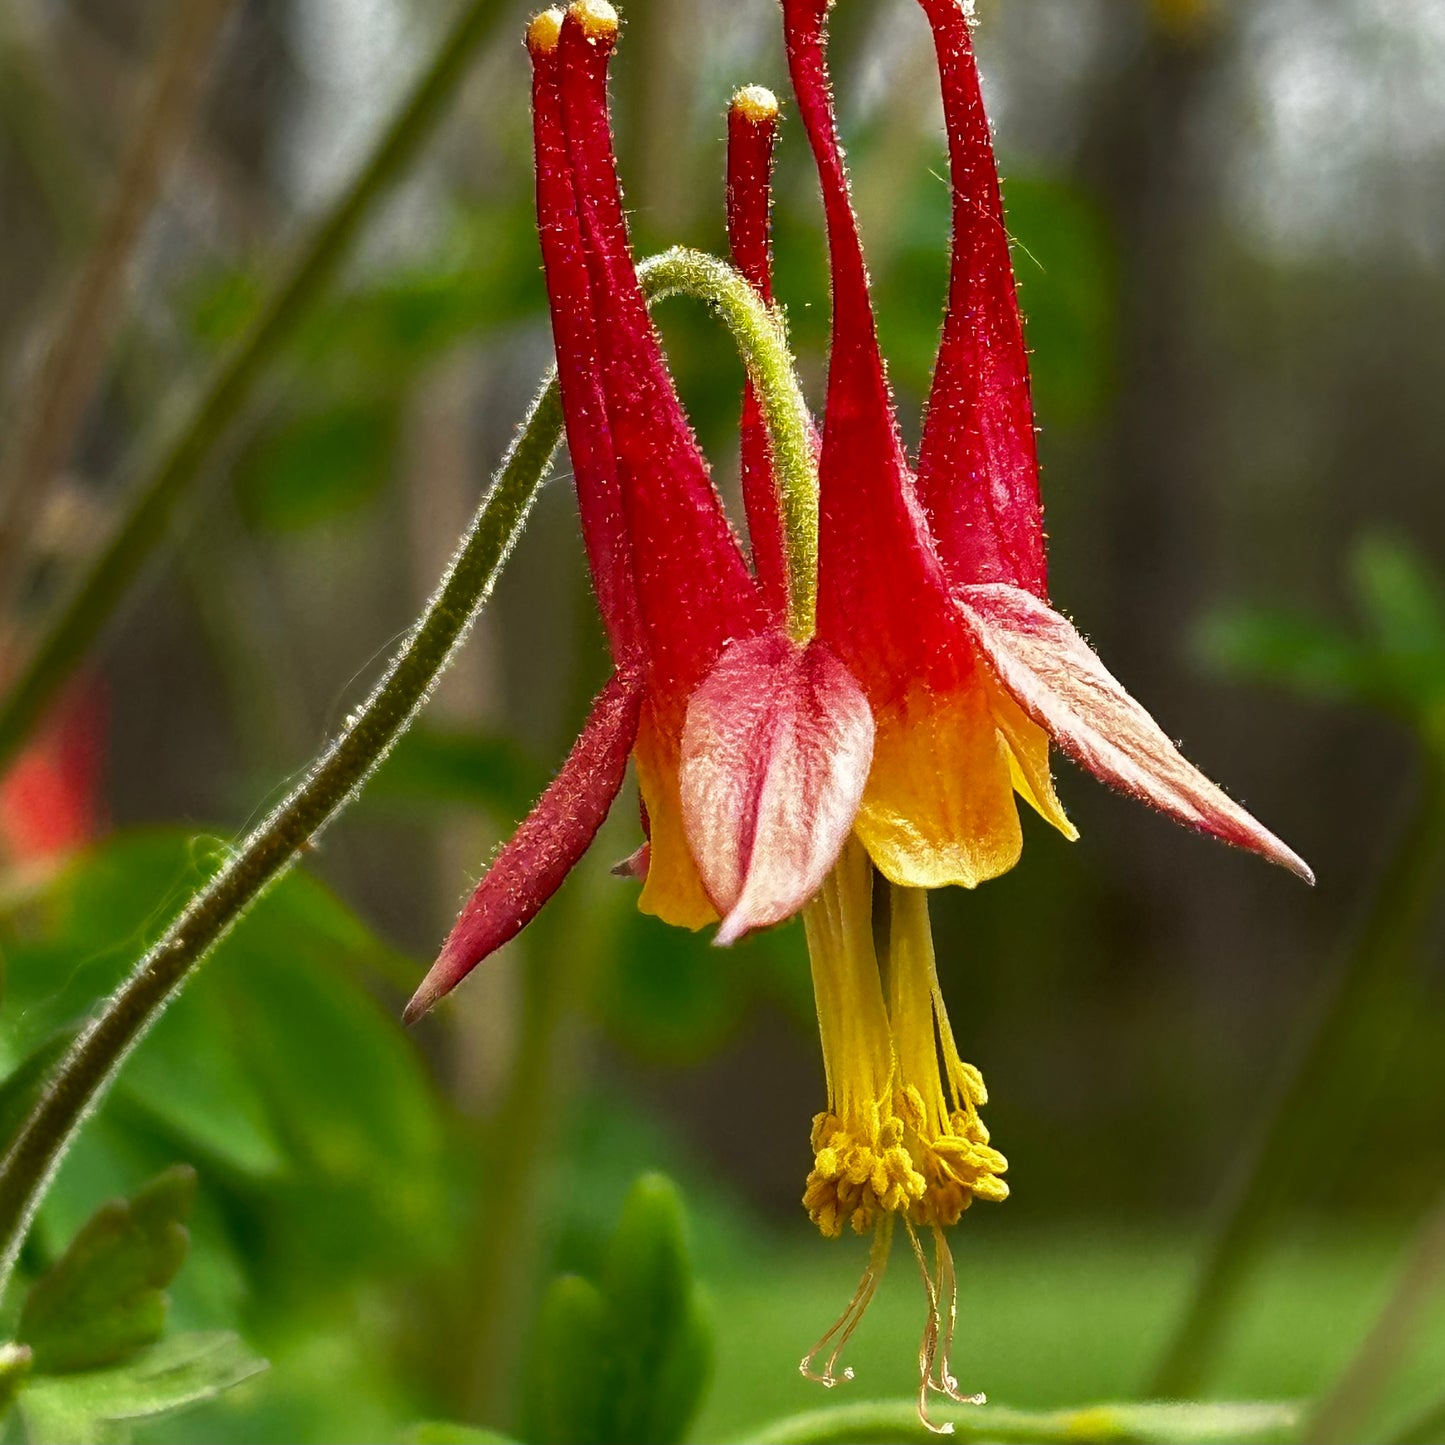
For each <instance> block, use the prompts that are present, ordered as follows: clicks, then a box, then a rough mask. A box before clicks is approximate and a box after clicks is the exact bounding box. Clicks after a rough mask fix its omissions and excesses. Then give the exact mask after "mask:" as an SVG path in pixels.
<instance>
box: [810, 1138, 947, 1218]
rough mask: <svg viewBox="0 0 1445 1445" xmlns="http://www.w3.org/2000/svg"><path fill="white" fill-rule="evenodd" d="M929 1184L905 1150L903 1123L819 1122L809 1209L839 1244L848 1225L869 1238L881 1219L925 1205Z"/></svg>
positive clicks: (811, 1177) (814, 1149) (815, 1140)
mask: <svg viewBox="0 0 1445 1445" xmlns="http://www.w3.org/2000/svg"><path fill="white" fill-rule="evenodd" d="M927 1183H928V1182H927V1180H926V1179H925V1178H924V1177H923V1175H922V1174H920V1173H919V1172H918V1170H917V1169H915V1168H914V1167H913V1157H912V1155H911V1154H910V1153H909V1151H908V1150H907V1149H906V1148H904V1146H903V1121H902V1120H901V1119H897V1118H890V1119H888V1120H886V1121H884V1122H883V1123H881V1124H877V1125H875V1126H874V1127H873V1128H871V1129H866V1128H865V1129H860V1127H859V1125H858V1123H857V1122H856V1121H850V1120H844V1119H840V1118H839V1117H838V1115H837V1114H826V1113H825V1114H819V1115H817V1116H816V1117H815V1118H814V1120H813V1170H812V1173H810V1174H809V1175H808V1187H807V1188H806V1189H805V1190H804V1192H803V1205H804V1207H805V1208H806V1209H807V1211H808V1218H809V1219H811V1220H812V1221H813V1223H814V1224H816V1225H817V1226H818V1228H819V1229H820V1230H821V1231H822V1233H823V1234H824V1235H826V1236H827V1237H828V1238H829V1239H837V1237H838V1236H839V1235H840V1234H842V1232H843V1226H844V1224H845V1223H846V1224H851V1225H852V1226H853V1230H854V1232H855V1233H856V1234H868V1233H869V1232H870V1231H871V1230H872V1228H873V1226H874V1225H875V1224H876V1223H877V1222H878V1218H879V1216H880V1214H881V1213H883V1212H887V1213H890V1214H903V1213H906V1212H909V1211H910V1210H911V1209H912V1208H913V1207H914V1206H915V1205H917V1204H918V1203H919V1202H920V1201H921V1200H922V1199H923V1197H924V1193H925V1191H926V1189H927Z"/></svg>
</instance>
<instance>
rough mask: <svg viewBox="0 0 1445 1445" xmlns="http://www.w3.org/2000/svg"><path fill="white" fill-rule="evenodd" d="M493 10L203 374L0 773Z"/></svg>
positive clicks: (479, 12)
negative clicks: (212, 367) (211, 370)
mask: <svg viewBox="0 0 1445 1445" xmlns="http://www.w3.org/2000/svg"><path fill="white" fill-rule="evenodd" d="M503 8H504V7H503V6H502V5H500V4H499V3H498V0H468V3H467V4H466V5H465V6H464V7H463V9H462V11H461V13H460V14H459V15H458V17H457V19H456V21H455V23H454V24H453V26H452V28H451V31H450V33H449V34H448V35H447V36H446V38H445V39H444V40H443V42H442V44H441V47H440V48H439V49H438V51H437V53H436V56H435V58H434V59H433V61H432V63H431V64H430V66H428V67H427V69H426V71H425V72H424V73H423V75H422V76H421V77H420V79H419V80H418V81H417V83H416V85H415V87H414V88H413V90H412V92H411V95H410V97H409V98H408V99H407V101H406V103H405V104H404V105H403V106H402V108H401V109H400V110H399V111H398V112H397V114H396V117H395V119H394V120H393V121H392V122H391V125H390V126H389V127H388V128H387V130H386V132H385V134H384V135H383V136H382V138H381V141H380V142H379V143H378V145H377V147H376V149H375V151H373V152H372V155H371V157H370V159H369V160H368V161H367V163H366V165H365V166H364V167H363V168H362V170H361V172H360V174H359V175H358V176H357V177H356V179H355V181H353V182H352V184H351V186H350V187H349V188H348V189H347V191H346V192H345V194H344V195H342V196H341V198H340V199H339V200H338V201H337V202H336V204H335V205H334V206H333V207H332V209H331V210H330V211H329V212H328V213H327V215H326V216H325V217H324V218H323V219H322V220H321V222H320V223H319V225H318V226H317V227H316V229H315V231H313V232H312V234H311V237H310V239H309V241H308V242H307V243H306V244H305V246H304V247H303V248H302V249H301V251H300V252H299V253H298V255H297V258H296V261H295V263H294V265H293V266H292V267H291V269H290V271H289V272H288V273H287V274H286V276H285V277H284V278H283V279H282V281H281V283H280V285H278V286H277V288H276V290H275V291H274V293H273V294H272V295H271V296H270V298H269V299H268V300H267V301H266V303H265V305H264V307H263V309H262V311H261V313H260V315H259V316H258V317H257V318H256V320H255V321H254V322H253V323H252V325H251V327H250V329H249V330H248V331H247V332H246V334H245V335H244V336H243V337H242V338H241V339H240V341H239V342H238V343H237V344H236V346H235V348H234V349H233V350H232V351H231V352H230V354H229V355H228V356H227V357H225V359H224V360H223V361H222V362H221V363H220V365H219V366H218V367H217V369H216V371H215V372H214V373H213V374H212V376H211V379H210V381H209V382H208V384H207V385H206V387H205V389H204V391H203V392H202V394H201V396H200V397H199V399H198V400H197V401H196V403H195V404H194V406H193V407H192V408H191V410H190V412H189V413H188V415H187V416H186V418H185V420H184V421H183V422H182V423H181V424H180V426H179V428H178V429H177V430H176V431H175V432H174V433H173V434H172V436H171V438H170V440H168V441H167V442H166V443H164V444H163V446H162V447H161V450H160V453H159V455H158V456H157V458H156V459H155V461H154V463H153V464H152V465H151V466H150V467H149V468H148V469H147V470H146V471H145V473H144V474H143V476H142V478H141V480H140V481H139V483H138V485H137V486H136V487H135V488H134V490H133V492H132V494H131V497H130V500H129V502H128V504H127V507H126V511H125V514H124V515H123V516H122V517H121V518H120V520H119V522H118V523H117V525H116V527H115V529H114V530H113V531H112V532H111V534H110V536H109V537H108V538H107V540H106V541H105V543H104V545H103V546H102V548H101V550H100V551H99V552H98V553H97V554H96V556H95V557H94V558H93V559H92V560H91V562H90V563H89V565H88V566H87V567H86V569H85V571H84V573H83V574H82V575H81V576H80V577H79V579H78V580H77V581H76V583H75V584H74V586H73V588H72V590H71V591H70V593H69V595H68V597H67V598H66V600H65V601H64V602H63V603H62V604H61V605H60V608H59V610H58V611H57V612H56V614H55V616H54V617H53V618H52V619H51V620H50V622H49V623H48V625H47V627H46V630H45V632H44V634H43V636H42V637H41V639H40V641H39V643H38V644H37V645H36V646H35V648H34V649H33V651H32V652H31V653H30V655H29V657H28V658H27V660H26V664H25V667H24V669H23V671H22V672H21V673H20V675H19V676H18V678H17V679H16V680H15V683H14V685H13V686H12V687H11V688H10V689H9V690H8V691H7V693H6V695H5V697H4V700H3V702H0V771H3V770H4V767H5V764H6V763H7V762H8V761H9V760H10V758H11V757H12V756H13V755H14V753H15V751H16V750H17V749H18V748H19V746H20V744H21V743H23V742H24V740H25V738H26V736H27V735H28V734H29V732H30V729H31V727H32V726H33V725H34V724H35V721H36V719H37V718H38V717H39V716H40V714H41V713H42V712H43V711H44V710H45V707H46V705H47V704H48V703H49V702H50V700H51V698H53V697H54V696H55V693H56V691H57V689H58V688H59V687H60V685H61V684H62V683H63V682H64V681H65V679H66V678H67V677H68V676H69V675H70V673H71V671H72V670H73V669H74V667H75V665H76V664H77V663H78V662H79V661H80V660H81V658H82V657H84V656H85V654H86V653H87V652H88V651H89V650H90V647H91V645H92V644H93V643H94V641H95V638H96V635H97V634H98V633H99V631H100V629H101V627H102V626H103V625H104V624H105V622H106V620H107V619H108V618H109V617H110V615H111V613H112V611H113V610H114V609H115V606H116V604H117V603H118V602H119V601H120V599H121V598H122V597H123V596H124V595H125V593H126V592H127V591H128V590H129V589H130V586H131V584H132V583H133V582H134V581H135V580H136V578H137V576H138V575H139V573H140V571H141V569H142V567H143V566H144V564H145V563H146V561H147V560H148V559H149V557H150V555H151V554H152V552H154V551H155V550H156V548H157V547H158V546H159V544H160V543H161V542H163V541H164V540H165V538H166V536H167V535H168V531H169V527H170V523H171V518H172V517H173V515H174V514H175V511H176V508H177V506H178V504H179V503H180V501H181V500H182V498H183V497H184V496H185V495H186V494H187V492H188V491H189V490H190V488H191V486H192V484H193V483H194V482H195V480H196V478H197V477H198V476H199V475H200V473H201V470H202V468H203V467H204V466H205V463H206V461H207V460H208V458H209V457H210V455H211V453H212V451H213V450H214V448H215V446H216V443H217V442H218V441H219V440H220V438H221V436H222V434H223V433H224V432H225V430H226V428H227V427H228V426H229V425H230V424H231V422H232V421H234V420H235V418H236V416H237V414H238V413H239V412H240V410H241V408H242V406H243V405H244V404H245V402H246V400H247V398H248V397H249V396H250V395H251V391H252V389H253V387H254V386H255V384H256V382H257V381H258V380H259V379H260V377H261V376H262V375H263V373H264V372H265V369H266V367H267V366H268V365H269V364H270V362H271V359H272V357H273V356H274V355H275V354H276V352H277V351H278V350H279V349H280V348H281V345H282V344H283V343H284V342H285V341H286V339H287V338H288V337H289V336H290V335H291V334H292V332H293V331H294V330H295V328H296V324H297V322H298V321H300V319H301V318H302V317H303V316H304V315H305V314H306V312H307V311H308V310H309V308H310V307H311V305H312V304H313V303H314V302H315V301H316V300H317V298H318V297H319V296H320V295H321V293H322V291H323V290H324V288H325V286H326V284H327V282H328V281H329V280H330V279H331V276H332V274H333V273H334V272H335V270H336V267H337V264H338V263H339V262H340V260H341V259H342V257H343V256H344V255H345V254H346V250H347V248H348V247H349V246H350V244H351V241H352V239H353V238H354V237H355V235H356V233H357V231H358V230H359V229H360V227H361V224H362V221H363V220H364V219H365V217H366V214H367V212H368V211H369V210H370V208H371V205H372V203H373V202H374V201H375V200H376V199H377V197H378V196H380V195H381V194H382V193H383V192H384V191H385V190H386V189H387V188H388V187H389V186H390V185H391V183H392V182H393V181H394V180H395V179H396V178H397V176H398V175H399V174H400V173H401V171H402V170H403V168H404V167H405V165H406V163H407V162H408V161H409V160H410V159H411V157H412V155H413V154H414V153H415V151H416V149H417V147H418V146H419V145H420V144H421V142H422V141H423V140H424V139H425V137H426V136H427V135H428V134H429V133H430V132H431V129H432V127H433V126H434V125H435V124H436V122H437V120H438V119H439V118H440V116H441V114H442V108H443V106H444V105H445V103H446V101H447V100H448V99H449V98H450V97H451V95H452V92H453V91H455V89H456V88H457V85H458V84H459V82H460V81H461V79H462V77H463V76H464V75H465V74H466V71H467V66H468V64H469V63H470V61H471V58H472V56H473V54H474V53H475V51H476V49H477V47H478V46H479V45H480V44H481V42H482V40H483V39H484V38H485V37H486V35H487V34H488V33H489V31H490V30H491V28H492V26H493V24H494V23H495V22H496V20H497V19H499V18H500V16H501V13H502V10H503Z"/></svg>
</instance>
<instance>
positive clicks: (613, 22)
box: [567, 0, 619, 45]
mask: <svg viewBox="0 0 1445 1445" xmlns="http://www.w3.org/2000/svg"><path fill="white" fill-rule="evenodd" d="M567 13H568V14H569V15H570V16H571V17H572V18H573V19H574V20H575V21H576V22H577V23H578V24H579V25H580V26H581V27H582V33H583V34H584V35H585V36H586V37H587V38H588V39H589V40H590V41H592V43H593V44H594V45H595V44H596V43H597V42H598V41H599V40H611V39H612V38H613V37H614V36H615V35H616V34H617V26H618V23H619V22H618V19H617V12H616V11H615V10H614V9H613V8H612V6H610V5H609V4H608V3H607V0H573V3H572V4H571V5H569V6H568V7H567Z"/></svg>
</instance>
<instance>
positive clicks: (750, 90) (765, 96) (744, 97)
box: [732, 85, 778, 125]
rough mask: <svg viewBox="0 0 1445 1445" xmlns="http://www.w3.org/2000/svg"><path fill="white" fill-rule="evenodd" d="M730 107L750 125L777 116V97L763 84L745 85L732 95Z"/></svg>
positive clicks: (762, 123)
mask: <svg viewBox="0 0 1445 1445" xmlns="http://www.w3.org/2000/svg"><path fill="white" fill-rule="evenodd" d="M732 108H733V109H734V110H735V111H737V113H738V114H739V115H740V116H742V118H743V119H744V120H745V121H748V122H749V123H750V124H752V125H766V124H767V123H768V122H769V121H771V120H776V119H777V118H778V97H777V96H775V95H774V94H773V92H772V91H771V90H769V89H768V88H767V87H766V86H763V85H745V86H743V88H742V89H741V90H740V91H738V93H737V94H736V95H735V96H733V100H732Z"/></svg>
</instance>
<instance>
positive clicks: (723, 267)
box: [645, 246, 818, 641]
mask: <svg viewBox="0 0 1445 1445" xmlns="http://www.w3.org/2000/svg"><path fill="white" fill-rule="evenodd" d="M645 264H646V268H647V274H648V276H649V278H650V280H651V281H652V282H653V283H655V284H656V285H657V286H658V287H659V288H660V291H659V294H664V295H668V294H672V293H674V292H676V293H679V294H682V295H687V296H692V297H694V298H696V299H697V300H700V301H705V302H707V304H708V305H709V306H711V307H713V308H714V309H715V310H716V311H717V312H718V314H719V315H720V316H721V317H722V319H723V321H724V322H726V324H727V327H728V330H729V331H731V332H732V335H733V340H734V341H735V342H736V343H737V347H738V351H739V353H740V354H741V356H742V359H743V365H744V366H745V367H746V368H747V373H748V378H749V380H750V381H751V382H752V383H753V386H754V387H755V388H756V390H757V393H758V399H759V401H760V402H761V403H762V408H763V419H764V421H765V422H766V423H767V427H768V441H769V443H770V446H771V450H772V459H773V471H774V474H775V475H776V477H777V483H778V504H779V507H778V509H779V512H780V514H781V516H782V519H783V536H784V542H785V544H786V552H787V559H788V628H789V630H790V631H791V632H792V634H793V636H794V637H796V638H797V639H798V640H799V641H806V640H807V639H808V638H809V637H811V636H812V635H813V626H814V618H815V616H816V613H817V606H818V469H817V463H816V461H815V460H814V457H813V426H812V422H811V420H810V419H809V416H808V404H807V402H806V401H804V399H803V391H802V388H801V387H800V386H799V385H798V377H797V373H796V372H795V371H794V369H793V355H792V352H791V351H789V349H788V333H787V328H786V327H785V326H784V324H783V318H782V315H781V313H780V312H778V311H775V310H771V309H769V307H768V306H767V305H766V304H765V303H764V301H763V299H762V298H761V297H760V296H759V295H758V293H757V292H756V291H754V290H753V288H752V287H751V286H750V285H748V283H747V281H745V280H744V279H743V277H742V276H741V275H740V274H739V273H738V272H737V271H735V270H734V269H733V268H732V267H731V266H729V265H728V264H727V263H726V262H725V261H719V260H718V259H717V258H716V257H715V256H709V255H707V254H705V253H704V252H701V251H691V250H688V249H687V248H686V247H683V246H678V247H674V249H672V250H671V251H664V252H663V253H662V255H660V256H654V257H652V258H651V259H650V260H649V261H648V262H646V263H645Z"/></svg>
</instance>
